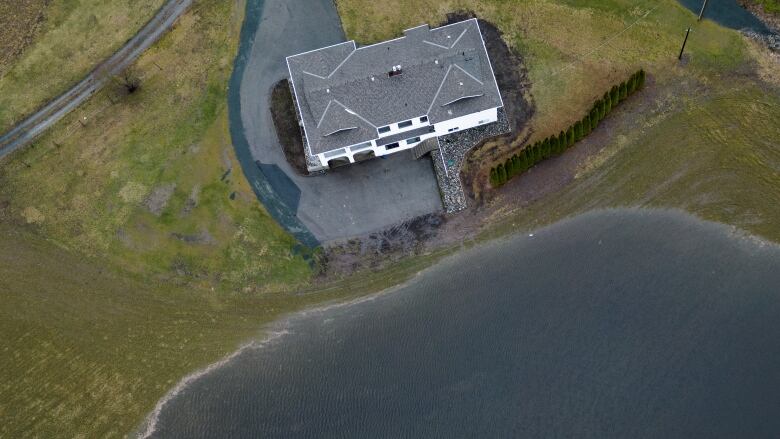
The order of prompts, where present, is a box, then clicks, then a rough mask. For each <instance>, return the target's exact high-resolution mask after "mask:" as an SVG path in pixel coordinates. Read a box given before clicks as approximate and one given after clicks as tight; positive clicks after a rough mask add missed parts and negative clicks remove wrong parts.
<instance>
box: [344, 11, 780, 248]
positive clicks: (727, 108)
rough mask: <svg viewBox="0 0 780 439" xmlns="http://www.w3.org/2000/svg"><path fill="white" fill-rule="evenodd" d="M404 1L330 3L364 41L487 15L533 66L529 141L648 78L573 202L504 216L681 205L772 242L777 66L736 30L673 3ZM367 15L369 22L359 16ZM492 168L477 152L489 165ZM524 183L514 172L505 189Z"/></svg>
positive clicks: (524, 220)
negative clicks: (640, 74)
mask: <svg viewBox="0 0 780 439" xmlns="http://www.w3.org/2000/svg"><path fill="white" fill-rule="evenodd" d="M401 3H404V2H401ZM406 3H408V4H401V5H397V6H398V7H396V6H394V7H392V8H389V7H387V6H386V5H384V4H382V3H376V2H370V1H367V0H338V2H337V4H338V6H339V9H340V11H341V13H342V17H343V20H344V26H345V29H346V31H347V33H348V35H349V36H350V37H353V38H356V39H357V40H358V41H361V42H373V41H378V40H382V39H386V38H391V37H393V36H396V35H398V34H400V33H401V31H402V30H403V29H405V28H408V27H411V26H414V25H416V24H419V23H421V22H428V23H432V24H435V23H439V22H441V21H442V20H443V18H444V15H445V13H446V12H448V11H451V10H458V9H465V10H471V11H475V12H476V13H477V14H478V16H480V17H482V18H485V19H487V20H490V21H492V22H494V23H496V24H497V25H498V27H499V29H500V30H501V31H502V32H503V33H504V38H505V39H506V41H507V43H508V44H509V45H510V47H512V48H514V49H515V50H517V51H518V52H519V53H520V54H521V55H522V56H523V57H524V59H525V62H526V64H527V67H528V69H529V76H530V79H531V83H532V86H531V93H532V95H533V101H534V103H535V105H536V108H537V112H536V114H535V115H534V117H533V118H532V120H531V121H530V125H531V130H532V132H533V134H532V136H531V139H530V141H531V142H533V141H535V140H537V139H541V138H544V137H547V136H548V135H551V134H557V133H558V132H559V131H560V130H561V129H564V128H565V127H567V126H569V125H570V124H571V123H572V122H573V121H575V120H577V119H579V118H580V117H582V115H583V114H584V113H585V111H586V109H588V108H589V106H590V105H591V103H592V102H593V100H595V99H596V98H598V97H599V96H600V95H601V93H603V91H604V90H606V89H608V88H609V86H611V85H612V84H613V83H614V82H615V81H619V80H620V79H622V78H623V77H625V76H626V74H627V73H630V72H631V71H633V70H635V69H637V68H639V67H643V68H645V70H647V71H648V72H650V75H651V77H652V80H651V83H650V85H649V86H648V87H647V90H646V91H645V92H643V93H642V95H643V97H640V98H638V99H644V100H646V102H644V103H642V104H641V112H634V113H632V114H631V115H630V117H623V118H622V119H620V120H618V121H617V122H615V121H613V123H612V124H611V125H610V126H611V127H612V128H611V129H612V132H611V133H609V136H608V137H607V138H608V142H609V143H608V144H605V145H604V147H605V148H604V150H603V151H602V153H601V154H600V155H599V156H597V157H596V158H595V159H594V160H592V161H591V162H589V163H587V164H586V166H585V168H584V169H583V170H582V171H581V172H580V178H578V179H577V180H576V181H575V184H573V185H571V187H569V188H568V189H567V190H566V191H565V193H566V194H569V195H568V196H569V197H571V198H566V196H564V195H561V194H558V195H556V196H555V197H561V198H560V200H561V201H559V202H558V203H560V204H558V203H555V202H553V201H552V199H547V198H546V199H545V201H544V202H543V203H540V204H539V205H535V206H531V207H530V208H528V207H525V206H524V207H523V211H522V212H521V213H518V214H515V215H509V217H511V218H512V219H511V223H514V224H516V225H517V224H524V225H525V226H526V227H533V226H536V225H541V224H545V223H548V222H552V221H555V220H556V219H560V218H562V217H565V216H568V215H571V214H574V213H576V212H580V211H583V210H587V209H589V208H597V207H610V206H654V207H678V208H683V209H686V210H688V211H691V212H692V213H694V214H697V215H699V216H701V217H704V218H707V219H711V220H715V221H720V222H724V223H729V224H734V225H737V226H739V227H741V228H744V229H745V230H748V231H750V232H753V233H756V234H759V235H761V236H763V237H766V238H769V239H773V240H776V241H780V222H778V221H777V218H778V217H780V215H779V214H780V211H778V207H777V206H778V205H780V180H778V177H777V176H778V175H780V159H778V154H780V145H778V141H777V139H778V138H780V117H779V115H780V103H779V101H778V96H780V91H778V90H779V89H780V88H779V87H778V86H779V85H780V82H778V79H777V71H778V69H777V64H776V61H772V60H771V59H770V58H769V57H768V55H767V53H766V51H764V50H760V49H757V48H756V46H755V45H754V43H752V42H749V41H747V40H746V39H745V38H743V37H742V36H741V35H740V34H739V33H738V32H735V31H732V30H728V29H724V28H722V27H720V26H718V25H716V24H715V23H713V22H710V21H707V20H705V21H703V22H701V23H699V24H696V20H695V16H694V15H693V14H692V13H691V12H690V11H688V10H687V9H685V8H683V7H682V6H680V5H679V4H678V3H677V2H676V1H671V0H665V1H658V2H656V1H653V2H650V1H641V0H640V1H625V0H602V1H593V2H574V1H531V2H509V3H508V2H504V1H499V0H495V1H493V0H481V1H470V0H453V1H443V2H442V1H432V0H431V1H416V2H411V1H409V2H406ZM412 3H414V4H415V5H417V7H412ZM400 11H403V13H400ZM374 15H375V16H376V17H377V19H376V20H364V19H361V17H365V16H374ZM688 25H694V28H695V29H694V32H693V33H692V37H691V39H690V41H689V43H688V46H687V49H686V53H687V58H686V62H685V63H679V62H678V61H677V53H678V51H679V47H680V44H681V42H682V37H683V34H684V32H683V30H684V29H685V28H686V27H687V26H688ZM573 27H576V29H577V30H576V32H575V31H572V28H573ZM772 72H774V73H772ZM761 78H763V79H761ZM621 111H623V110H619V111H617V112H616V113H615V114H616V115H615V116H614V117H615V118H620V114H621ZM517 146H518V145H515V147H517ZM477 154H479V152H478V153H477ZM498 161H503V158H500V159H499V160H498ZM494 163H496V162H494V161H489V160H487V159H486V160H485V161H484V171H487V170H488V169H489V167H490V166H492V165H493V164H494ZM485 173H486V172H485ZM479 181H480V182H481V183H480V185H479V186H478V187H474V188H472V189H473V190H474V191H475V192H477V193H479V192H480V191H481V190H487V189H486V186H487V178H483V179H480V180H479ZM522 184H523V178H522V177H521V178H520V179H519V180H517V181H513V182H512V183H510V185H522ZM510 185H508V186H510ZM555 197H551V198H555ZM501 200H502V198H501V197H499V199H498V200H497V201H496V202H498V203H501V202H502V201H501ZM515 207H517V206H511V205H510V206H506V207H505V208H504V210H505V211H512V210H513V209H514V208H515ZM503 213H504V214H506V212H503ZM502 230H504V229H502Z"/></svg>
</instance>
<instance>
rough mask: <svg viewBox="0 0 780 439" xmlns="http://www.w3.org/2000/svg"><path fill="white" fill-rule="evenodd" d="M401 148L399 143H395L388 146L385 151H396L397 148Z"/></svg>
mask: <svg viewBox="0 0 780 439" xmlns="http://www.w3.org/2000/svg"><path fill="white" fill-rule="evenodd" d="M399 146H400V145H399V144H398V142H395V143H391V144H389V145H386V146H385V149H395V148H398V147H399Z"/></svg>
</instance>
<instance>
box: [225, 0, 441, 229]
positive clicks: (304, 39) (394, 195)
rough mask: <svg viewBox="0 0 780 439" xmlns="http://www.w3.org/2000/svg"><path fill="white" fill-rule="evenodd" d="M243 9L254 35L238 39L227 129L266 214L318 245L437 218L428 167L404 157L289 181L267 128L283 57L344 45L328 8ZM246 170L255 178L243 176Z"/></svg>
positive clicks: (317, 4) (277, 3) (304, 0)
mask: <svg viewBox="0 0 780 439" xmlns="http://www.w3.org/2000/svg"><path fill="white" fill-rule="evenodd" d="M249 1H250V5H249V6H248V8H247V18H246V22H245V26H247V25H248V24H252V23H257V26H258V27H257V29H256V32H245V33H242V44H241V49H240V51H239V59H238V60H237V64H238V63H239V62H240V63H245V67H244V68H242V69H238V70H237V72H239V74H241V73H243V76H241V77H240V78H238V81H239V82H238V84H239V85H240V92H238V93H237V94H235V93H233V94H231V97H236V96H240V116H241V117H240V121H238V122H240V125H242V126H240V127H239V126H234V125H236V122H237V121H236V120H235V118H233V117H231V132H232V134H233V138H234V139H233V142H234V145H235V146H236V152H237V155H238V156H239V160H241V161H242V166H243V167H244V171H245V174H246V175H247V177H248V178H249V180H250V183H251V184H252V185H253V186H254V187H255V190H256V193H258V196H259V198H260V199H261V202H263V203H264V204H266V206H267V207H269V212H271V213H272V215H274V217H275V218H276V219H277V220H278V221H280V223H281V224H282V226H284V227H285V228H287V229H288V230H290V231H292V232H293V233H294V234H296V236H299V233H297V232H301V230H298V229H299V228H300V226H301V225H302V226H303V227H305V228H306V229H308V231H309V232H311V234H313V236H314V237H315V238H316V239H317V240H318V241H320V242H327V241H330V240H334V239H339V238H346V237H350V236H355V235H360V234H364V233H368V232H372V231H376V230H380V229H383V228H385V227H386V226H388V225H391V224H395V223H398V222H401V221H404V220H408V219H411V218H414V217H417V216H420V215H424V214H427V213H431V212H435V211H439V210H441V209H442V202H441V198H440V196H439V189H438V186H437V183H436V177H435V175H434V172H433V167H432V163H431V159H430V158H429V157H425V158H424V159H421V160H414V159H413V158H412V156H411V152H406V151H403V152H400V153H397V154H394V155H391V156H387V157H386V158H378V159H373V160H369V161H367V162H363V163H360V164H356V165H352V166H345V167H341V168H338V169H336V170H334V171H331V172H328V173H326V174H324V175H319V176H312V177H303V176H299V175H297V174H296V173H295V171H294V170H293V169H292V168H291V167H290V166H289V164H288V163H287V160H286V159H285V157H284V153H283V152H282V149H281V146H280V145H279V141H278V139H277V138H276V132H275V130H274V127H273V122H272V121H271V115H270V110H269V104H268V102H269V97H270V93H271V89H272V87H273V85H274V84H275V83H276V82H277V81H279V80H280V79H282V78H284V77H286V75H287V65H286V63H285V57H287V56H288V55H294V54H297V53H301V52H305V51H307V50H313V49H317V48H319V47H323V46H327V45H331V44H335V43H338V42H341V41H344V40H345V39H346V38H345V37H344V33H343V30H342V29H341V23H340V21H339V17H338V14H337V12H336V8H335V6H334V5H333V0H295V1H288V0H266V1H263V0H249ZM253 14H258V16H253ZM250 30H252V29H250ZM245 31H246V30H245ZM244 38H247V39H251V41H243V39H244ZM248 43H250V44H248ZM242 57H244V58H242ZM233 85H235V84H233ZM241 136H243V138H240V137H241ZM247 150H248V151H247ZM250 157H251V158H250ZM249 160H251V161H254V162H255V163H254V164H252V163H248V161H249ZM253 165H255V166H257V169H256V170H255V169H250V167H251V166H253ZM258 171H259V172H258ZM278 212H282V213H278ZM285 212H286V213H285ZM293 216H294V218H293ZM296 223H297V224H296ZM299 239H300V238H299Z"/></svg>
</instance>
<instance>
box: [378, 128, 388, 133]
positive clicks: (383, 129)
mask: <svg viewBox="0 0 780 439" xmlns="http://www.w3.org/2000/svg"><path fill="white" fill-rule="evenodd" d="M377 131H379V134H382V133H386V132H388V131H390V127H379V129H378V130H377Z"/></svg>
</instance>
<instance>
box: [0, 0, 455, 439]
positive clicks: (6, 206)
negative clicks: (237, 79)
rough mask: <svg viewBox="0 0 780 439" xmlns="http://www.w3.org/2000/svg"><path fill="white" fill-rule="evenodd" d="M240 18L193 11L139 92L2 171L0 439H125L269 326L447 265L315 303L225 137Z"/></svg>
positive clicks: (233, 11) (379, 276) (361, 281)
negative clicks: (187, 380)
mask: <svg viewBox="0 0 780 439" xmlns="http://www.w3.org/2000/svg"><path fill="white" fill-rule="evenodd" d="M243 7H244V6H243V4H242V3H241V2H210V1H205V0H204V1H202V2H197V3H196V4H195V6H194V8H193V9H192V10H191V11H190V12H188V13H187V14H186V15H185V16H184V17H183V18H182V20H181V22H180V23H179V25H178V26H177V27H176V28H175V29H174V30H173V32H172V33H171V34H169V35H167V36H166V37H164V39H163V40H161V41H160V43H159V44H157V45H156V46H155V47H154V48H153V49H151V50H150V51H149V52H148V53H146V54H145V55H144V56H143V57H142V58H141V59H140V60H139V62H138V64H137V66H135V67H134V70H135V72H137V74H138V75H139V76H140V77H141V87H140V88H139V89H138V91H136V92H135V93H133V94H132V95H126V94H123V92H122V90H121V86H119V85H116V86H114V87H108V88H107V89H105V90H104V91H103V92H101V93H100V94H98V95H96V96H95V97H93V98H92V99H91V100H90V101H89V102H88V103H86V104H85V105H84V106H82V107H81V108H79V109H78V110H77V111H75V112H74V113H72V114H71V115H69V116H68V117H66V118H65V119H63V120H62V121H61V122H59V123H58V124H57V125H56V126H55V127H54V128H53V129H52V130H51V131H50V132H48V133H47V134H45V135H44V136H43V137H41V138H40V139H39V140H38V141H37V142H36V143H35V144H34V145H32V146H31V147H29V148H27V149H24V150H21V151H17V152H16V153H14V154H13V155H12V156H10V157H8V158H6V159H4V160H3V161H2V163H0V300H1V302H0V303H2V304H1V305H0V333H2V334H3V337H2V338H0V352H2V355H1V356H0V376H2V380H0V419H2V422H0V437H27V436H30V437H121V436H123V435H124V434H126V433H128V432H129V431H131V430H132V429H134V428H135V427H137V426H138V425H139V424H140V422H141V421H142V420H143V418H144V417H145V416H146V414H147V413H148V412H149V411H150V410H151V409H152V408H153V407H154V404H155V402H156V401H157V400H158V399H159V398H161V397H162V396H163V395H164V394H165V393H166V392H167V391H168V390H169V389H170V388H171V387H172V386H173V385H174V384H175V383H176V381H178V380H179V379H180V378H181V377H183V376H185V375H186V374H188V373H190V372H192V371H193V370H194V369H197V368H199V367H203V366H205V365H207V364H209V363H211V362H213V361H215V360H217V359H219V358H220V357H221V356H223V355H225V354H227V353H229V352H231V351H233V350H234V349H236V348H237V347H238V346H239V344H241V343H242V342H244V341H246V340H247V339H250V338H253V337H256V336H260V335H261V331H262V325H263V324H264V323H267V322H270V321H272V320H275V319H277V318H279V317H280V316H281V315H283V314H284V313H287V312H292V311H295V310H300V309H301V308H304V307H307V306H313V305H316V304H321V303H323V302H326V301H329V300H337V299H338V300H343V299H348V298H350V297H355V296H358V295H360V294H366V293H367V292H371V291H377V290H380V289H382V288H384V287H386V286H388V285H392V284H395V283H397V282H399V281H401V280H403V279H405V278H408V277H409V276H410V275H411V274H413V273H414V272H416V271H417V270H419V267H420V266H425V265H428V264H430V263H432V261H433V260H435V259H436V258H438V257H440V256H441V255H443V254H444V253H446V251H442V252H438V253H433V254H430V255H427V256H424V257H421V258H417V259H411V260H407V261H404V262H402V263H400V264H398V265H396V266H394V267H393V268H392V269H391V270H386V271H383V272H380V273H371V274H364V275H362V276H360V277H359V278H353V279H346V280H342V281H337V282H334V283H331V284H329V285H326V286H319V287H317V290H316V291H313V290H312V288H313V287H312V281H311V278H312V276H313V275H314V272H313V270H312V268H311V266H310V264H309V263H308V262H307V261H306V260H304V258H303V256H302V255H300V254H299V252H298V251H297V250H296V244H295V241H294V240H293V238H292V237H290V236H289V235H288V234H286V233H285V232H284V231H283V230H282V229H281V228H280V227H279V226H278V225H277V224H276V222H274V221H273V219H271V218H270V217H269V216H268V215H267V213H266V212H265V211H264V209H263V208H262V207H261V205H260V204H259V203H258V202H257V200H256V198H255V196H254V194H253V193H252V191H251V189H250V188H249V186H248V183H247V182H246V180H245V179H244V177H243V174H241V172H240V168H239V167H238V164H237V163H236V160H235V157H234V151H233V148H232V145H231V142H230V138H229V134H228V132H227V117H226V111H227V110H226V97H225V92H226V86H227V78H228V76H229V74H230V70H231V66H232V59H233V56H234V54H235V51H236V44H237V40H238V38H237V36H238V30H239V28H240V24H241V20H242V14H243ZM203 29H207V31H203ZM85 117H86V119H85Z"/></svg>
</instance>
